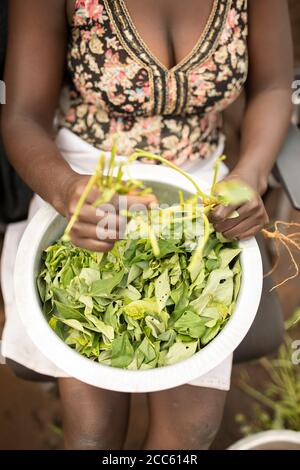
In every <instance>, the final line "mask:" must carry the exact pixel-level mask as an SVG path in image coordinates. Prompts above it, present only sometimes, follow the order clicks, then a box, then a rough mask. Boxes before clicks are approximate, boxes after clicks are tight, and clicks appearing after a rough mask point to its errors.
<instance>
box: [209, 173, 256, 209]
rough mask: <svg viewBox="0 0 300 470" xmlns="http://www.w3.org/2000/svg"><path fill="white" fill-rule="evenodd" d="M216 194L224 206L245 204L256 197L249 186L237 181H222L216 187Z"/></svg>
mask: <svg viewBox="0 0 300 470" xmlns="http://www.w3.org/2000/svg"><path fill="white" fill-rule="evenodd" d="M216 193H217V194H218V196H219V198H220V200H221V203H222V204H224V205H239V204H245V203H246V202H248V201H251V199H253V197H254V196H255V192H254V191H253V189H252V188H251V187H250V186H249V185H247V184H246V183H244V182H243V183H242V182H241V181H239V180H235V179H230V180H223V181H220V182H219V183H218V184H217V185H216Z"/></svg>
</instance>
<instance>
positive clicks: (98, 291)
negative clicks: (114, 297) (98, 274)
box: [90, 270, 124, 297]
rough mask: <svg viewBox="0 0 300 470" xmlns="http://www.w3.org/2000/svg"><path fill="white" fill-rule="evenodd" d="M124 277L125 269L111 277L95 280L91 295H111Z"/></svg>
mask: <svg viewBox="0 0 300 470" xmlns="http://www.w3.org/2000/svg"><path fill="white" fill-rule="evenodd" d="M123 277H124V270H122V271H120V272H118V273H115V274H113V275H112V276H111V277H109V278H106V279H101V280H99V281H95V282H93V284H92V287H91V291H90V295H91V296H93V297H97V296H101V295H109V294H111V292H112V291H113V290H114V288H115V287H117V286H118V285H119V284H120V283H121V281H122V279H123Z"/></svg>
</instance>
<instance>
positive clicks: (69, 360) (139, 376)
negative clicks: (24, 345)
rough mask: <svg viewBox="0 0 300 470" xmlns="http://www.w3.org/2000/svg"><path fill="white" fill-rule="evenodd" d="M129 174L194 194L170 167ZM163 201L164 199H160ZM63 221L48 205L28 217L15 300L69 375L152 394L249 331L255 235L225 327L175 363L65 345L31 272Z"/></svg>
mask: <svg viewBox="0 0 300 470" xmlns="http://www.w3.org/2000/svg"><path fill="white" fill-rule="evenodd" d="M130 176H132V177H134V178H136V179H141V180H143V181H145V183H148V184H149V186H151V185H158V186H161V185H162V184H163V185H164V186H165V188H166V192H165V196H164V198H166V199H168V198H169V199H170V198H172V197H174V196H173V195H174V194H175V193H174V191H175V190H176V191H177V190H178V189H182V190H183V191H186V192H188V193H193V192H194V188H193V186H192V184H191V183H190V182H189V181H187V180H186V179H185V178H184V177H181V176H180V175H178V174H177V173H176V172H175V171H173V170H170V169H168V168H165V167H161V166H154V165H153V166H152V165H143V164H135V165H132V166H131V167H130ZM162 202H164V201H162ZM65 224H66V221H65V219H63V218H62V217H61V216H60V215H58V214H57V213H56V212H55V210H54V209H53V208H52V207H50V206H45V207H44V208H42V209H40V211H39V212H38V213H37V214H36V215H35V216H34V217H33V219H32V220H31V222H30V223H29V225H28V227H27V229H26V231H25V233H24V235H23V238H22V240H21V243H20V246H19V250H18V254H17V260H16V268H15V292H16V301H17V305H18V309H19V312H20V316H21V318H22V321H23V323H24V326H25V328H26V330H27V332H28V334H29V336H30V338H31V339H32V341H33V342H34V344H35V345H36V346H37V347H38V348H39V350H40V351H41V352H42V353H43V354H44V355H45V356H46V357H47V358H48V359H50V360H51V361H52V362H53V363H54V364H55V365H56V366H58V367H59V368H60V369H62V370H64V371H65V372H66V373H67V374H68V375H70V376H72V377H75V378H77V379H78V380H81V381H82V382H86V383H88V384H91V385H94V386H97V387H101V388H104V389H108V390H115V391H121V392H132V393H134V392H152V391H158V390H164V389H168V388H172V387H176V386H179V385H182V384H184V383H187V382H190V381H192V380H194V379H196V378H197V377H199V376H201V375H203V374H205V373H207V372H209V371H210V370H211V369H213V368H214V367H216V366H218V365H219V364H220V363H221V362H222V361H224V360H225V359H226V358H227V357H228V356H229V355H230V354H231V353H232V352H233V351H234V349H235V348H236V347H237V346H238V345H239V343H240V342H241V341H242V339H243V338H244V337H245V335H246V333H247V332H248V330H249V328H250V326H251V324H252V322H253V320H254V318H255V315H256V311H257V308H258V305H259V301H260V296H261V290H262V262H261V256H260V251H259V248H258V245H257V243H256V241H255V239H251V240H247V241H243V242H241V243H240V246H241V248H242V254H241V264H242V270H243V275H242V283H241V289H240V293H239V297H238V301H237V304H236V308H235V311H234V313H233V315H232V317H231V318H230V320H229V322H228V323H227V325H226V326H225V328H224V329H223V330H222V331H221V332H220V333H219V335H218V336H217V337H216V338H215V339H214V340H213V341H212V342H211V343H209V344H208V345H207V346H206V347H205V348H203V349H202V350H201V351H199V352H198V353H196V354H195V355H194V356H192V357H191V358H189V359H187V360H185V361H182V362H179V363H177V364H174V365H170V366H166V367H160V368H156V369H151V370H139V371H128V370H123V369H117V368H113V367H109V366H105V365H102V364H99V363H97V362H93V361H92V360H90V359H87V358H85V357H83V356H81V355H80V354H79V353H77V352H76V351H74V350H72V349H71V348H70V347H68V346H67V345H66V344H65V343H64V342H63V341H62V340H61V339H60V338H59V337H58V336H57V335H56V334H55V333H54V331H53V330H52V329H51V328H50V326H49V325H48V323H47V321H46V319H45V317H44V315H43V313H42V309H41V303H40V299H39V295H38V292H37V288H36V276H37V274H38V271H39V267H40V260H41V255H42V252H43V250H44V249H45V248H47V247H48V246H49V245H50V244H52V243H53V242H54V241H55V240H56V239H57V238H59V237H60V235H61V234H62V232H63V229H64V227H65Z"/></svg>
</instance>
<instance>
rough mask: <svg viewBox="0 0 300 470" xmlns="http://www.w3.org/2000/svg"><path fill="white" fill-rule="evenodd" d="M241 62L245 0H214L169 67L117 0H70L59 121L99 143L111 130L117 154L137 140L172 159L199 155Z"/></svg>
mask: <svg viewBox="0 0 300 470" xmlns="http://www.w3.org/2000/svg"><path fill="white" fill-rule="evenodd" d="M247 68H248V61H247V0H214V2H213V8H212V11H211V13H210V16H209V19H208V21H207V24H206V27H205V29H204V31H203V33H202V34H201V37H200V38H199V40H198V42H197V44H196V45H195V47H194V48H193V50H192V51H191V52H190V54H188V56H187V57H185V58H184V59H183V60H182V61H181V62H180V63H178V64H177V65H176V66H175V67H172V68H171V69H169V70H168V69H167V68H166V67H165V66H163V65H162V64H161V63H160V62H159V61H158V60H157V59H156V58H155V57H154V56H153V54H152V53H151V51H150V50H149V49H148V48H147V46H146V44H145V43H144V42H143V40H142V38H141V37H140V35H139V33H138V32H137V30H136V28H135V27H134V24H133V21H132V19H131V17H130V15H129V12H128V9H127V7H126V4H125V1H124V0H118V1H117V0H77V1H76V5H75V14H74V22H73V27H72V32H71V36H70V41H69V51H68V69H69V72H70V76H71V79H72V85H71V90H70V107H69V109H68V110H67V111H66V112H65V113H64V115H63V116H62V117H61V121H60V125H61V126H63V127H67V128H68V129H70V130H71V131H72V132H74V133H75V134H77V135H78V136H80V137H81V138H82V139H84V140H85V141H86V142H88V143H90V144H92V145H93V146H95V147H97V148H99V149H102V150H105V151H109V150H110V149H111V146H112V140H113V137H114V136H115V135H116V134H117V136H118V149H119V153H120V155H129V154H130V153H132V151H133V150H134V149H135V148H136V147H138V148H143V149H145V150H148V151H151V152H154V153H160V154H162V155H163V156H164V157H166V158H168V159H169V160H172V161H173V162H175V163H176V164H178V165H180V164H182V163H183V162H184V161H186V160H188V159H190V160H194V159H199V158H206V157H208V156H210V155H211V153H212V152H213V151H214V150H215V149H216V147H217V145H218V142H219V138H220V133H221V127H222V120H221V112H222V111H223V110H224V109H225V108H226V107H227V106H228V105H229V104H230V103H232V102H233V101H234V100H235V99H236V98H237V96H238V95H239V94H240V92H241V89H242V88H243V85H244V83H245V81H246V77H247Z"/></svg>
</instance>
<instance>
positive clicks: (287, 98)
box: [210, 0, 293, 239]
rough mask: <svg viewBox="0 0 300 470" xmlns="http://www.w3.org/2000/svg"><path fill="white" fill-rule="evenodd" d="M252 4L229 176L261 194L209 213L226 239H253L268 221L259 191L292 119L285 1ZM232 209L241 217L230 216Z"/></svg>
mask: <svg viewBox="0 0 300 470" xmlns="http://www.w3.org/2000/svg"><path fill="white" fill-rule="evenodd" d="M248 4H249V39H248V49H249V78H248V81H247V84H246V95H247V103H246V109H245V114H244V118H243V122H242V125H241V135H240V138H241V150H240V158H239V161H238V163H237V165H236V167H235V168H234V169H233V170H232V172H231V173H230V174H229V176H228V177H227V178H226V179H229V178H235V179H239V180H241V181H242V182H246V183H247V184H249V185H250V186H252V188H253V189H254V190H255V192H256V193H257V196H256V197H255V198H253V200H252V201H250V202H249V203H247V204H245V205H244V206H242V207H239V208H236V207H234V208H233V207H226V208H225V207H222V206H219V207H218V208H216V209H215V210H214V211H213V212H212V213H211V216H210V218H211V221H212V222H213V223H214V225H215V227H216V229H217V230H219V231H220V232H222V233H223V234H224V235H225V236H226V237H228V238H236V239H240V238H249V237H251V236H253V235H255V234H256V233H257V232H258V231H259V230H260V229H261V228H262V227H263V226H264V225H266V224H267V223H268V216H267V213H266V211H265V208H264V205H263V202H262V199H261V197H260V196H261V195H263V193H264V192H265V190H266V189H267V184H268V177H269V174H270V172H271V170H272V167H273V165H274V162H275V160H276V157H277V155H278V152H279V150H280V147H281V145H282V143H283V140H284V138H285V136H286V133H287V130H288V126H289V123H290V118H291V110H292V103H291V83H292V79H293V50H292V39H291V32H290V23H289V13H288V6H287V2H286V1H285V0H264V1H261V0H251V1H250V2H248ZM233 209H238V212H239V214H240V217H238V218H236V219H227V217H228V215H229V214H230V213H231V212H232V210H233Z"/></svg>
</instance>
